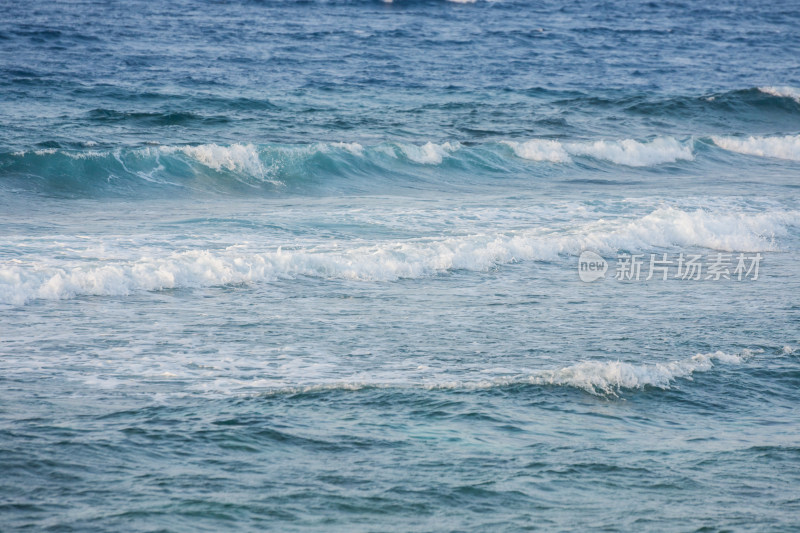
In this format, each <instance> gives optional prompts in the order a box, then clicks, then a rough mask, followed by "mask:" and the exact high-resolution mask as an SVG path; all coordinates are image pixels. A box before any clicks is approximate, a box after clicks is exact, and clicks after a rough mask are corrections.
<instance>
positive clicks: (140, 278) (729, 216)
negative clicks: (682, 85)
mask: <svg viewBox="0 0 800 533" xmlns="http://www.w3.org/2000/svg"><path fill="white" fill-rule="evenodd" d="M798 225H800V212H797V211H781V212H769V213H749V214H746V213H714V212H709V211H703V210H696V211H684V210H681V209H677V208H673V207H667V208H660V209H656V210H655V211H653V212H652V213H650V214H648V215H646V216H643V217H639V218H621V219H615V220H602V219H601V220H598V221H594V222H588V223H584V224H583V225H581V226H579V227H572V228H562V229H559V230H554V229H547V228H533V229H530V230H526V231H517V232H507V233H496V234H484V235H468V236H454V237H448V238H441V239H416V240H403V241H388V242H382V243H377V244H374V245H361V246H358V245H352V246H351V247H347V245H345V246H344V248H341V247H333V248H322V247H306V248H303V247H300V248H297V249H293V250H283V249H282V248H280V247H278V248H277V249H275V250H274V251H271V252H266V253H246V252H243V251H242V249H241V248H240V247H236V246H234V247H231V248H228V249H225V250H216V251H210V250H198V249H194V250H185V251H179V252H172V253H167V252H166V251H165V252H164V254H163V255H148V256H143V257H140V258H138V259H135V260H134V259H131V260H124V259H116V260H106V261H97V260H96V259H93V258H91V257H87V259H86V260H85V262H84V261H80V262H78V263H77V264H76V263H74V262H72V263H68V264H64V263H59V262H58V260H57V259H50V258H48V259H45V260H40V261H25V262H23V261H20V260H8V261H5V262H2V263H0V303H5V304H12V305H24V304H26V303H28V302H30V301H31V300H36V299H65V298H73V297H76V296H82V295H112V296H119V295H127V294H130V293H133V292H137V291H158V290H163V289H172V288H182V287H186V288H192V287H210V286H222V285H232V284H242V283H253V282H270V281H276V280H279V279H293V278H297V277H301V276H306V277H314V278H322V279H346V280H358V281H379V282H385V281H395V280H399V279H404V278H421V277H426V276H433V275H438V274H444V273H447V272H451V271H455V270H467V271H485V270H487V269H489V268H491V267H493V266H496V265H502V264H509V263H514V262H517V261H553V260H556V259H558V258H559V257H560V256H569V255H577V254H579V253H580V252H581V250H583V249H592V250H596V251H597V252H599V253H605V254H611V253H615V252H617V251H619V250H647V249H652V248H653V247H669V246H675V245H677V246H694V247H704V248H707V249H713V250H721V251H738V252H755V251H773V250H777V249H778V247H777V245H776V243H775V241H774V239H775V237H776V236H778V237H780V236H783V235H786V234H787V233H788V231H789V228H790V227H795V226H798Z"/></svg>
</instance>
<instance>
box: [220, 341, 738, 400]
mask: <svg viewBox="0 0 800 533" xmlns="http://www.w3.org/2000/svg"><path fill="white" fill-rule="evenodd" d="M752 356H753V352H752V351H750V350H746V349H745V350H743V351H742V352H741V353H740V354H729V353H725V352H722V351H717V352H713V353H704V354H697V355H695V356H693V357H688V358H685V359H678V360H674V361H669V362H664V363H653V364H634V363H628V362H622V361H583V362H580V363H577V364H574V365H570V366H566V367H562V368H557V369H544V370H536V371H533V372H528V373H522V374H517V375H511V376H502V377H496V378H490V379H470V378H465V379H460V380H455V381H447V380H441V379H439V378H438V377H437V376H434V378H433V379H426V378H424V377H422V378H421V379H419V380H417V381H409V380H408V379H407V378H406V379H403V378H402V377H401V378H396V379H393V380H391V381H380V380H372V379H369V378H366V379H364V378H363V377H362V378H361V379H354V380H340V381H335V382H327V383H315V384H309V385H304V386H273V387H270V385H274V382H273V383H270V382H268V381H266V380H252V381H249V382H247V381H240V382H238V383H235V384H233V383H231V382H230V380H227V381H225V383H224V384H222V383H221V384H220V385H222V386H221V387H219V389H218V390H220V391H224V392H227V393H230V392H232V391H236V392H239V393H241V392H245V390H246V389H253V388H271V390H269V391H268V394H287V393H288V394H296V393H299V392H317V391H326V390H350V391H357V390H363V389H367V388H395V389H414V388H418V389H426V390H475V389H491V388H497V387H511V386H519V385H537V386H554V387H572V388H576V389H581V390H584V391H586V392H589V393H591V394H595V395H605V396H617V395H618V394H619V393H621V392H622V391H623V390H641V389H645V388H648V387H651V388H657V389H662V390H668V389H670V388H672V386H673V385H674V384H675V382H676V381H677V380H679V379H683V380H688V381H691V380H692V379H693V376H694V374H696V373H700V372H708V371H709V370H711V369H713V368H714V367H715V366H716V365H717V364H719V363H722V364H726V365H739V364H742V363H744V362H746V361H747V360H748V359H750V358H751V357H752ZM211 389H213V386H212V387H211ZM211 389H209V387H206V388H205V390H206V391H208V390H211Z"/></svg>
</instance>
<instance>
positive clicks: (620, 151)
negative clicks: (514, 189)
mask: <svg viewBox="0 0 800 533" xmlns="http://www.w3.org/2000/svg"><path fill="white" fill-rule="evenodd" d="M709 140H710V141H712V142H713V146H717V147H718V148H720V149H722V150H725V151H727V152H731V153H739V154H745V155H755V156H761V157H772V158H781V159H785V160H792V161H798V160H800V135H787V136H777V137H749V138H739V137H730V136H714V137H712V138H710V139H709ZM697 142H698V141H697V140H695V139H686V140H678V139H676V138H674V137H656V138H654V139H652V140H649V141H638V140H635V139H622V140H597V141H574V142H567V141H559V140H552V139H531V140H527V141H510V140H509V141H501V142H499V143H485V144H472V145H469V146H466V145H462V144H461V143H459V142H444V143H441V144H436V143H433V142H427V143H424V144H414V143H402V142H394V143H382V144H377V145H372V146H364V145H362V144H359V143H357V142H352V143H345V142H329V143H315V144H307V145H279V144H265V145H255V144H248V143H234V144H230V145H218V144H201V145H186V146H145V147H140V148H128V149H123V148H119V149H112V150H102V149H97V148H96V147H87V148H85V149H82V150H65V149H58V148H42V149H36V150H31V151H22V152H14V153H6V154H2V153H0V187H4V186H5V187H12V188H22V189H25V188H34V189H35V190H43V191H46V192H49V191H53V192H63V193H66V194H77V195H81V194H101V193H102V192H109V193H113V192H114V191H117V192H122V193H125V194H128V193H130V192H131V191H135V190H148V189H154V190H161V189H163V188H165V187H167V188H173V189H174V188H180V189H184V190H189V191H192V190H194V191H218V192H226V193H231V192H237V191H241V192H245V193H251V192H253V190H255V189H263V190H266V191H294V190H305V189H304V187H312V186H313V184H315V183H316V184H321V183H325V184H327V183H329V182H330V180H331V179H334V178H336V177H348V178H352V184H353V185H354V186H355V187H356V188H359V187H360V188H368V187H373V186H374V184H375V183H376V182H380V181H381V180H383V181H384V182H385V183H387V184H393V185H395V186H398V185H399V186H402V184H403V183H406V182H413V181H416V180H425V179H428V180H434V181H435V180H437V179H439V178H438V176H441V175H440V174H436V175H433V174H431V173H429V172H426V169H429V168H432V167H437V169H438V170H442V171H445V170H446V171H454V172H461V173H462V174H463V173H464V172H465V173H466V176H468V177H469V179H478V178H477V177H479V176H486V175H488V174H492V173H495V174H496V175H498V176H505V175H513V174H515V173H517V172H526V171H527V170H529V169H530V168H531V166H532V165H535V166H539V168H541V169H543V170H544V171H547V168H548V166H547V165H549V166H564V165H570V164H576V163H578V160H579V159H580V160H581V165H582V168H581V170H582V171H585V170H587V168H586V167H587V165H588V166H589V167H591V166H592V165H598V164H599V165H607V164H611V165H621V166H624V167H634V168H646V167H652V168H657V167H659V166H660V165H665V164H676V163H684V162H692V161H694V160H695V159H696V153H695V144H696V143H697ZM700 142H703V144H704V146H709V145H711V143H710V142H707V141H705V142H704V141H700ZM526 169H527V170H526ZM365 177H369V180H367V181H363V180H364V178H365ZM343 183H345V182H343ZM346 183H351V182H350V181H347V182H346ZM343 186H344V185H343ZM296 187H297V188H299V189H295V188H296Z"/></svg>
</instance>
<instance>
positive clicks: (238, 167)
mask: <svg viewBox="0 0 800 533" xmlns="http://www.w3.org/2000/svg"><path fill="white" fill-rule="evenodd" d="M161 151H162V152H166V153H171V152H174V151H180V152H183V153H184V154H186V155H187V156H189V157H191V158H192V159H195V160H196V161H198V162H200V163H202V164H203V165H205V166H207V167H208V168H211V169H214V170H230V171H233V172H244V173H246V174H248V175H250V176H255V177H258V178H262V179H264V178H266V176H267V170H266V168H265V167H264V164H263V163H262V162H261V158H260V157H259V154H258V148H257V147H256V146H255V145H252V144H239V143H236V144H232V145H230V146H220V145H218V144H201V145H198V146H181V147H169V146H163V147H161Z"/></svg>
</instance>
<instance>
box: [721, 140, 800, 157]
mask: <svg viewBox="0 0 800 533" xmlns="http://www.w3.org/2000/svg"><path fill="white" fill-rule="evenodd" d="M712 140H713V141H714V144H716V145H717V146H719V147H720V148H722V149H723V150H728V151H729V152H736V153H739V154H745V155H756V156H760V157H773V158H776V159H788V160H790V161H800V135H786V136H784V137H747V138H739V137H712Z"/></svg>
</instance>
